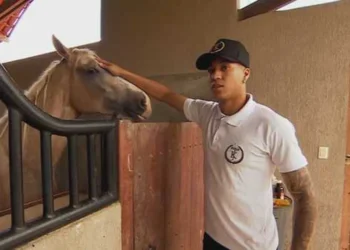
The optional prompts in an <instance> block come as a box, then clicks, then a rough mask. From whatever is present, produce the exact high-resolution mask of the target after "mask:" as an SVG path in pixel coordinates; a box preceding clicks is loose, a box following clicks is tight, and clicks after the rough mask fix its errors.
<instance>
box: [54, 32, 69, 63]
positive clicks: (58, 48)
mask: <svg viewBox="0 0 350 250" xmlns="http://www.w3.org/2000/svg"><path fill="white" fill-rule="evenodd" d="M52 43H53V46H54V47H55V49H56V51H57V53H58V54H59V55H60V56H62V57H64V58H65V59H68V58H69V49H68V48H66V46H64V45H63V44H62V43H61V41H60V40H58V39H57V37H55V35H52Z"/></svg>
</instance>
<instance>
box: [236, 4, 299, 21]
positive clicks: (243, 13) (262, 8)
mask: <svg viewBox="0 0 350 250" xmlns="http://www.w3.org/2000/svg"><path fill="white" fill-rule="evenodd" d="M294 1H295V0H257V1H256V2H254V3H252V4H249V5H247V6H246V7H244V8H242V9H239V10H238V21H243V20H245V19H248V18H250V17H254V16H257V15H261V14H264V13H267V12H270V11H274V10H277V9H279V8H282V7H283V6H285V5H287V4H290V3H292V2H294Z"/></svg>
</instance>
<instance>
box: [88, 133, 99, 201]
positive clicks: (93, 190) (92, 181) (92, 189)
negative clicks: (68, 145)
mask: <svg viewBox="0 0 350 250" xmlns="http://www.w3.org/2000/svg"><path fill="white" fill-rule="evenodd" d="M94 141H95V136H94V135H88V136H87V163H88V180H89V199H90V200H95V199H96V198H97V183H96V181H97V178H96V157H95V152H94V151H95V150H94V149H95V148H94V146H95V145H94Z"/></svg>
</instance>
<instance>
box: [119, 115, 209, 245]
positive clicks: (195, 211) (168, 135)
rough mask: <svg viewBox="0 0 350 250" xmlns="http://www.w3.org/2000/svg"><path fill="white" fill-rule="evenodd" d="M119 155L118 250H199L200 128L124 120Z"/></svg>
mask: <svg viewBox="0 0 350 250" xmlns="http://www.w3.org/2000/svg"><path fill="white" fill-rule="evenodd" d="M119 157H120V158H119V159H120V160H119V166H120V184H121V186H120V188H121V190H120V194H121V197H120V199H121V203H122V245H123V248H122V250H134V249H147V250H148V249H157V250H165V249H166V250H181V249H186V250H187V249H191V250H200V249H202V235H203V228H204V215H203V212H204V211H203V191H204V190H203V153H202V139H201V131H200V129H199V127H197V125H195V124H194V123H189V122H184V123H131V122H128V121H122V122H121V123H120V127H119Z"/></svg>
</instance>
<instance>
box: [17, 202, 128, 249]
mask: <svg viewBox="0 0 350 250" xmlns="http://www.w3.org/2000/svg"><path fill="white" fill-rule="evenodd" d="M120 218H121V206H120V203H114V204H112V205H110V206H108V207H107V208H105V209H103V210H100V211H97V212H96V213H93V214H91V215H88V216H86V217H84V218H82V219H80V220H78V221H76V222H73V223H71V224H69V225H67V226H65V227H62V228H61V229H58V230H56V231H54V232H52V233H49V234H47V235H44V236H42V237H40V238H38V239H35V240H34V241H31V242H29V243H27V244H25V245H23V246H21V247H18V248H16V249H17V250H27V249H28V250H29V249H31V250H48V249H50V250H62V249H66V250H70V249H74V250H96V249H99V250H111V249H113V250H121V249H122V248H121V220H120Z"/></svg>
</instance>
